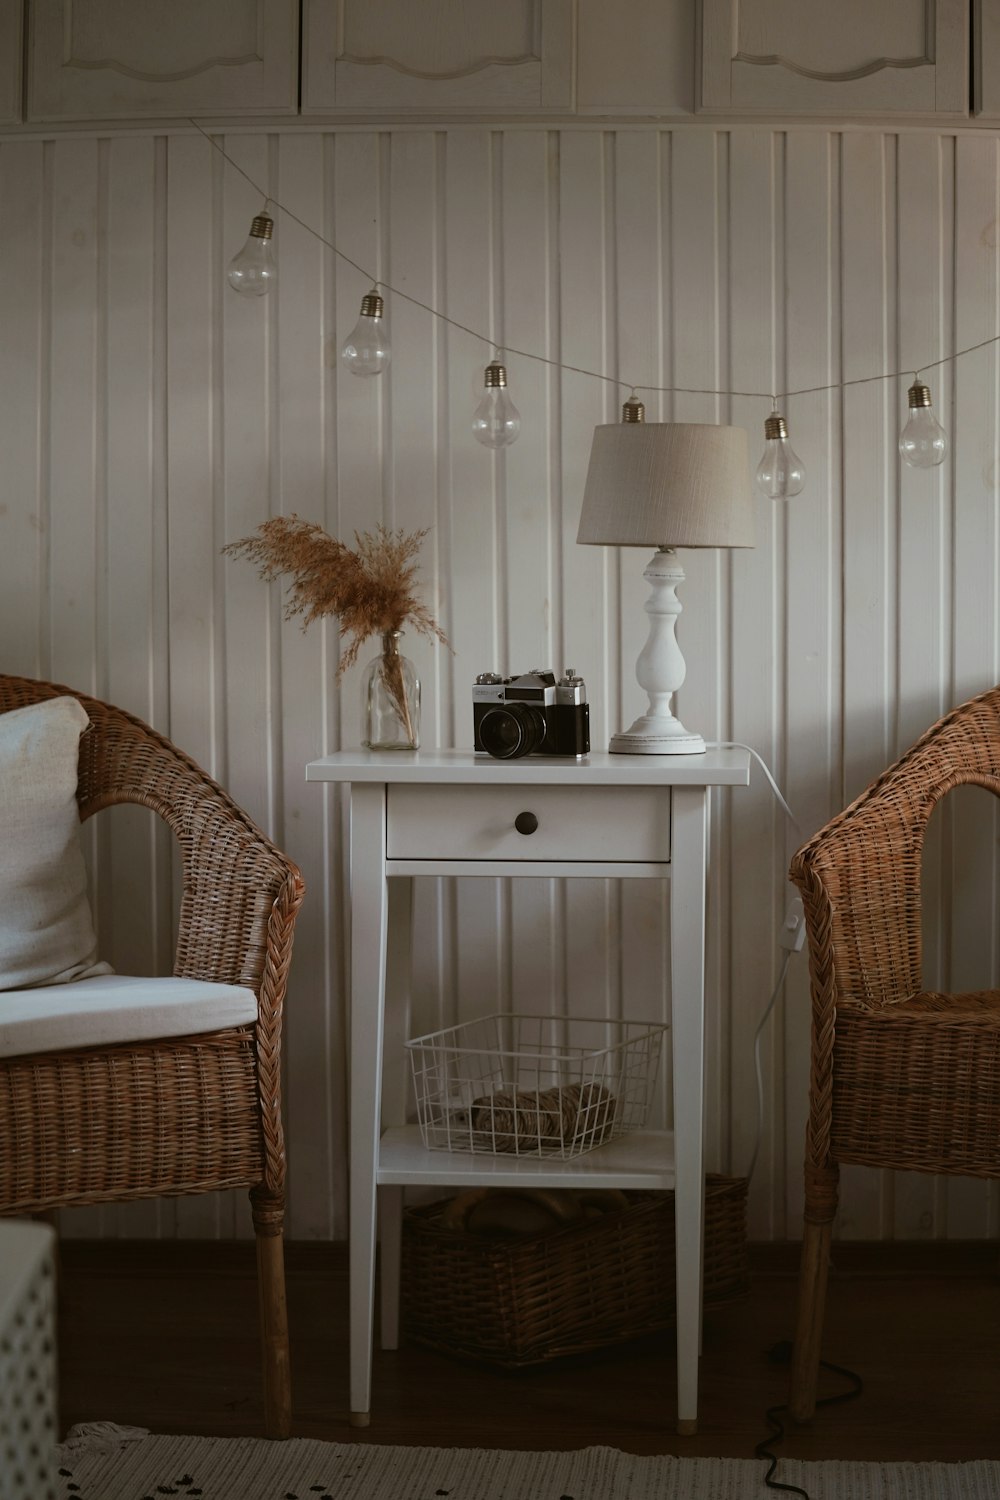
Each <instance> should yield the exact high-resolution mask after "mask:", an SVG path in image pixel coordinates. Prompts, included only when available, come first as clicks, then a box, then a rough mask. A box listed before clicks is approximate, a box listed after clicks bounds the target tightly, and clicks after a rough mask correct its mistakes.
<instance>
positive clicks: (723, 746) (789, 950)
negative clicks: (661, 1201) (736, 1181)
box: [707, 740, 805, 1183]
mask: <svg viewBox="0 0 1000 1500" xmlns="http://www.w3.org/2000/svg"><path fill="white" fill-rule="evenodd" d="M707 748H709V749H712V750H749V752H750V754H751V755H752V756H753V758H754V760H755V761H756V762H757V764H758V765H759V766H760V768H761V770H762V771H763V772H764V775H765V776H766V777H767V779H768V781H769V782H770V785H771V790H772V792H773V793H774V795H775V797H776V798H777V799H778V802H779V803H780V805H781V807H782V809H783V811H784V812H785V815H786V816H787V818H788V821H789V822H790V823H791V825H792V827H793V828H794V829H795V832H796V833H797V834H798V836H799V838H800V839H804V838H805V834H804V832H803V830H802V825H801V824H800V823H799V820H798V818H796V816H795V814H794V813H793V812H792V809H791V808H790V807H789V805H788V803H787V802H786V801H785V799H784V797H783V796H782V794H781V790H780V788H779V786H778V783H777V782H776V781H775V779H774V777H773V776H772V775H771V768H770V767H769V766H768V764H767V762H766V761H765V760H764V757H763V756H762V755H761V754H759V752H758V751H756V750H755V749H754V747H753V746H752V745H746V744H744V743H743V742H742V740H713V741H712V742H711V744H710V745H709V746H707ZM782 946H783V947H785V945H784V944H782ZM799 947H801V942H800V943H799ZM797 951H798V948H794V947H785V957H784V961H783V963H782V965H781V973H780V974H779V975H778V979H777V983H776V984H775V986H774V989H773V990H772V991H771V998H770V1000H769V1001H768V1002H767V1006H766V1008H765V1010H764V1014H763V1015H762V1016H761V1018H760V1021H759V1022H758V1023H757V1030H756V1031H755V1032H754V1038H753V1067H754V1077H755V1078H756V1081H757V1124H756V1129H755V1131H754V1143H753V1150H752V1152H751V1153H750V1164H749V1166H748V1167H747V1171H746V1178H747V1182H748V1183H750V1182H751V1181H752V1179H753V1174H754V1168H755V1167H756V1165H757V1156H758V1154H759V1152H760V1143H761V1137H762V1136H763V1134H764V1077H763V1073H762V1071H761V1065H760V1043H761V1037H762V1036H763V1032H764V1027H765V1026H766V1025H767V1023H768V1021H769V1020H770V1017H771V1012H772V1011H773V1010H774V1007H775V1005H776V1004H777V1002H778V996H779V995H780V994H781V989H782V986H783V985H784V983H785V975H786V974H787V973H788V965H789V962H790V960H791V957H792V954H793V953H795V952H797Z"/></svg>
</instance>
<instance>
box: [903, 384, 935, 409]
mask: <svg viewBox="0 0 1000 1500" xmlns="http://www.w3.org/2000/svg"><path fill="white" fill-rule="evenodd" d="M906 396H907V400H908V401H909V403H910V410H911V411H919V410H920V408H921V407H922V406H930V404H931V392H930V386H926V385H924V383H923V381H922V380H915V381H914V382H913V384H912V385H911V386H910V389H909V390H908V391H907V393H906Z"/></svg>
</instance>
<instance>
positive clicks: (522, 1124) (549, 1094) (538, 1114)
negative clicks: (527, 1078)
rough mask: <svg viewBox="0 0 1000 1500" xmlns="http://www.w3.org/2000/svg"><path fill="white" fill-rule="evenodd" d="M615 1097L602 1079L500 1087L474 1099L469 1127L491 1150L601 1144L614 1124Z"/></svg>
mask: <svg viewBox="0 0 1000 1500" xmlns="http://www.w3.org/2000/svg"><path fill="white" fill-rule="evenodd" d="M614 1122H615V1098H614V1095H613V1094H612V1093H611V1092H610V1091H609V1090H608V1089H606V1088H605V1087H604V1085H603V1084H600V1083H582V1084H581V1083H571V1084H565V1085H560V1086H559V1087H556V1088H551V1089H545V1090H542V1091H539V1090H537V1089H536V1090H529V1089H518V1090H517V1091H516V1092H514V1091H512V1090H509V1089H508V1090H504V1091H501V1092H499V1093H496V1094H485V1095H483V1096H482V1097H480V1098H479V1099H473V1101H472V1129H473V1131H474V1132H476V1133H477V1134H482V1135H484V1136H486V1137H488V1139H489V1142H490V1145H491V1148H492V1149H493V1150H494V1151H510V1152H514V1153H515V1154H517V1153H523V1152H527V1151H537V1150H538V1149H539V1148H540V1147H542V1146H543V1145H544V1143H545V1142H550V1143H552V1144H553V1145H556V1144H559V1145H562V1146H563V1147H567V1146H582V1145H587V1146H599V1145H600V1144H601V1143H602V1142H603V1141H605V1140H607V1138H608V1136H609V1135H610V1134H611V1131H612V1129H613V1127H614Z"/></svg>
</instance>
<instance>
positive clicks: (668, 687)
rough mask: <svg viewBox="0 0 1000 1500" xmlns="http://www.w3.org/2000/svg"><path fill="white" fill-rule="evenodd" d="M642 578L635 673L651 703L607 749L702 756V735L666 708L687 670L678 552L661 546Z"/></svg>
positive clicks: (634, 752) (651, 753) (703, 746)
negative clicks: (642, 637)
mask: <svg viewBox="0 0 1000 1500" xmlns="http://www.w3.org/2000/svg"><path fill="white" fill-rule="evenodd" d="M642 576H643V578H646V579H648V580H649V583H650V585H651V593H650V596H649V598H648V599H647V600H646V606H645V608H646V613H647V614H648V615H649V639H648V640H647V642H646V644H645V646H644V647H643V648H642V651H641V652H640V654H639V660H638V662H637V663H636V668H635V675H636V680H637V681H638V683H639V686H640V687H641V688H642V689H643V691H644V692H645V693H646V694H647V695H648V697H649V707H648V708H647V710H646V712H645V713H644V714H642V715H640V717H639V718H638V719H636V721H635V723H634V724H633V725H632V726H631V728H629V729H626V730H625V731H624V732H623V733H619V734H616V735H613V736H612V738H611V743H610V745H609V746H608V749H609V751H610V752H611V753H612V755H703V754H704V753H705V741H704V740H703V739H702V737H701V735H700V734H692V733H691V732H690V731H689V730H687V729H685V728H684V725H683V724H682V723H681V721H680V719H677V718H675V717H674V715H673V714H672V713H671V711H670V700H671V698H672V697H673V695H674V693H676V691H677V689H678V688H679V687H680V686H681V684H682V683H683V681H684V677H685V673H686V668H685V665H684V657H683V656H682V655H681V648H680V647H679V646H678V644H677V637H676V633H675V632H676V625H677V616H678V615H679V614H680V613H681V608H682V606H681V602H680V600H679V599H678V597H677V585H678V584H680V583H683V582H684V569H683V568H682V567H681V565H680V563H679V561H678V559H677V553H676V552H674V551H673V550H672V549H671V548H668V547H661V548H660V550H659V551H658V552H657V553H655V554H654V556H653V558H652V559H651V561H650V563H649V565H648V567H647V568H646V570H645V572H644V573H643V575H642Z"/></svg>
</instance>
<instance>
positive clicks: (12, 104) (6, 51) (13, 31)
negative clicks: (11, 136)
mask: <svg viewBox="0 0 1000 1500" xmlns="http://www.w3.org/2000/svg"><path fill="white" fill-rule="evenodd" d="M20 118H21V0H0V124H3V125H11V124H15V123H16V122H17V121H19V120H20Z"/></svg>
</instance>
